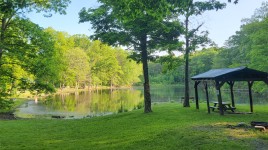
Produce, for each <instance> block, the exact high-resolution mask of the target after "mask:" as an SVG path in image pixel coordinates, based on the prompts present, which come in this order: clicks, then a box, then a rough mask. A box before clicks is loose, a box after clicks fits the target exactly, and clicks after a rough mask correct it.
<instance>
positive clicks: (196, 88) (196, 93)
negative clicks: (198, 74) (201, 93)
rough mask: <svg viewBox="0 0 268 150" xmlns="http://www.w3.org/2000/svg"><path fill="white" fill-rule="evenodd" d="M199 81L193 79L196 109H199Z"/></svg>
mask: <svg viewBox="0 0 268 150" xmlns="http://www.w3.org/2000/svg"><path fill="white" fill-rule="evenodd" d="M199 83H200V81H195V83H194V91H195V105H196V109H199V102H198V100H199V99H198V84H199Z"/></svg>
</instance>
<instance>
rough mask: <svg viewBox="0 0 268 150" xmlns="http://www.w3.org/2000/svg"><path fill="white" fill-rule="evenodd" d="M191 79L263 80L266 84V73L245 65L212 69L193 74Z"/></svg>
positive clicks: (267, 81) (267, 79)
mask: <svg viewBox="0 0 268 150" xmlns="http://www.w3.org/2000/svg"><path fill="white" fill-rule="evenodd" d="M191 79H192V80H217V81H264V82H265V83H266V84H268V73H267V72H262V71H258V70H254V69H250V68H247V67H238V68H222V69H212V70H209V71H207V72H204V73H201V74H199V75H196V76H193V77H192V78H191Z"/></svg>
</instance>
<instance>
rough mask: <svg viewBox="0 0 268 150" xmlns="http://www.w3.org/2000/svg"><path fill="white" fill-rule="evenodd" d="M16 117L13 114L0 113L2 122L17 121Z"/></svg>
mask: <svg viewBox="0 0 268 150" xmlns="http://www.w3.org/2000/svg"><path fill="white" fill-rule="evenodd" d="M15 119H16V117H15V115H14V114H13V113H12V112H6V113H0V120H15Z"/></svg>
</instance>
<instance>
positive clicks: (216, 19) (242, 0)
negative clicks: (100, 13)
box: [27, 0, 265, 46]
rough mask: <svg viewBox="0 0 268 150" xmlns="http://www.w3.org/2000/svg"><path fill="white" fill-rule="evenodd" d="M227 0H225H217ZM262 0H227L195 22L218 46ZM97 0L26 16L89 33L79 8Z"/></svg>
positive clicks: (66, 29) (72, 31)
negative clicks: (49, 13)
mask: <svg viewBox="0 0 268 150" xmlns="http://www.w3.org/2000/svg"><path fill="white" fill-rule="evenodd" d="M219 1H221V2H227V1H228V0H219ZM262 2H265V0H239V3H238V4H236V5H235V4H233V3H227V7H226V8H225V9H223V10H219V11H215V10H214V11H209V12H206V13H204V14H203V15H202V16H201V17H198V20H195V21H196V22H198V23H202V22H204V23H205V24H204V25H203V29H204V30H208V31H209V38H211V39H212V40H213V41H214V42H215V43H216V44H217V45H218V46H223V45H224V42H225V41H226V40H227V39H228V38H229V37H230V36H232V35H234V34H235V32H236V31H239V29H240V26H241V20H242V19H243V18H250V17H251V16H252V15H253V14H254V11H255V9H257V8H260V7H261V4H262ZM97 6H98V3H97V0H72V2H71V4H70V5H69V6H68V8H67V15H59V14H53V16H52V17H49V18H46V17H43V15H42V14H36V13H31V14H28V15H27V16H28V17H29V18H30V20H31V21H33V22H34V23H36V24H39V25H40V26H41V27H43V28H47V27H52V28H54V29H55V30H57V31H64V32H67V33H68V34H70V35H73V34H85V35H92V34H93V33H94V30H92V29H90V27H91V26H90V23H89V22H87V23H78V22H79V15H78V13H79V11H80V10H81V9H82V8H83V7H86V8H90V7H94V8H96V7H97Z"/></svg>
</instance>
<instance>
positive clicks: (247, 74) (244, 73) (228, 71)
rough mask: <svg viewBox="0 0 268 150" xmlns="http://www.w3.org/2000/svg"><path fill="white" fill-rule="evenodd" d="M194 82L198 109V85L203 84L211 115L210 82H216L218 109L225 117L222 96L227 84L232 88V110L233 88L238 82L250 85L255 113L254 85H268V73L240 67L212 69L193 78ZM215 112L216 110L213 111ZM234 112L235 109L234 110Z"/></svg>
mask: <svg viewBox="0 0 268 150" xmlns="http://www.w3.org/2000/svg"><path fill="white" fill-rule="evenodd" d="M191 79H192V80H194V82H195V83H194V88H195V100H196V109H199V99H198V85H199V84H200V83H201V82H203V83H204V86H205V92H206V100H207V107H208V113H210V109H211V106H210V105H209V97H208V84H207V83H208V82H211V81H212V82H214V83H215V88H216V91H217V99H218V102H217V103H218V109H219V113H220V115H224V110H225V108H224V104H223V101H222V96H221V87H222V86H223V85H224V84H225V83H227V84H228V85H229V87H230V94H231V101H232V106H231V107H230V109H232V108H235V102H234V92H233V87H234V83H235V82H236V81H244V82H247V83H248V94H249V102H250V112H251V113H252V112H253V99H252V85H253V83H254V82H255V81H263V82H265V83H266V85H268V73H267V72H263V71H258V70H254V69H250V68H247V67H238V68H221V69H212V70H209V71H207V72H204V73H201V74H198V75H196V76H193V77H191ZM213 110H214V109H213ZM232 110H233V109H232Z"/></svg>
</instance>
